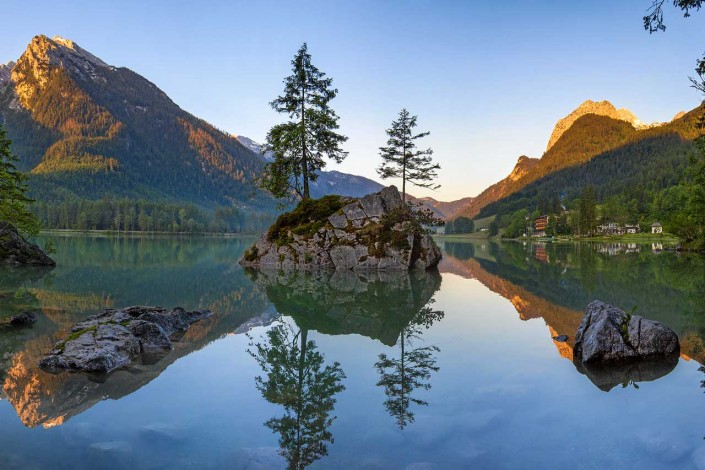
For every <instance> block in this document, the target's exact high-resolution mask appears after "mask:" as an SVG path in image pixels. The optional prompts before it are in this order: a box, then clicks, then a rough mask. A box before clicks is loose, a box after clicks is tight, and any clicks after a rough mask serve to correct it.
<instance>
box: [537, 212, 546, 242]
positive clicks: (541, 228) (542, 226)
mask: <svg viewBox="0 0 705 470" xmlns="http://www.w3.org/2000/svg"><path fill="white" fill-rule="evenodd" d="M547 227H548V216H547V215H542V216H541V217H537V218H536V219H535V220H534V236H535V237H545V236H546V228H547Z"/></svg>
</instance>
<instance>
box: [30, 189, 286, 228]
mask: <svg viewBox="0 0 705 470" xmlns="http://www.w3.org/2000/svg"><path fill="white" fill-rule="evenodd" d="M34 210H35V212H36V214H37V216H38V217H39V220H40V221H41V224H42V227H43V228H46V229H67V230H114V231H118V232H120V231H122V232H130V231H140V232H174V233H204V232H207V233H260V232H262V231H264V230H266V228H267V227H268V226H269V225H270V224H271V223H272V221H273V220H274V216H272V215H271V214H269V213H266V212H263V213H250V212H243V211H240V210H238V209H236V208H234V207H226V208H223V207H219V208H216V209H215V210H213V211H210V210H206V209H202V208H198V207H196V206H195V205H193V204H185V205H181V204H175V203H163V202H154V201H145V200H134V199H109V198H107V197H105V198H102V199H100V200H97V201H90V200H85V199H78V198H67V199H64V200H61V201H57V202H45V201H41V202H37V203H35V205H34Z"/></svg>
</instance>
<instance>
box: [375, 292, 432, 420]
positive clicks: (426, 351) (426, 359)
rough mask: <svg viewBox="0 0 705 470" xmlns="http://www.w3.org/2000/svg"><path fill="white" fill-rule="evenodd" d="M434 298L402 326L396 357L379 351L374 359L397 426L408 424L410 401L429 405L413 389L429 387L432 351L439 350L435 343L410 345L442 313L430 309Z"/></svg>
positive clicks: (418, 404)
mask: <svg viewBox="0 0 705 470" xmlns="http://www.w3.org/2000/svg"><path fill="white" fill-rule="evenodd" d="M433 302H434V299H430V300H429V302H428V304H426V306H425V307H423V308H422V309H421V310H420V311H419V312H418V313H417V314H416V315H415V316H414V317H413V318H412V320H411V321H410V322H409V324H408V325H407V326H406V327H405V328H403V329H402V331H401V333H400V334H399V339H398V341H397V344H399V347H400V351H399V357H398V358H391V357H389V356H387V355H386V354H385V353H382V354H380V355H379V361H377V362H376V363H375V368H376V369H377V372H378V373H379V374H380V379H379V382H377V385H378V386H380V387H384V393H385V394H386V395H387V399H386V400H385V401H384V407H385V409H386V410H387V412H388V413H389V414H390V416H392V417H393V418H394V420H395V421H396V424H397V426H399V429H404V428H405V427H406V426H407V424H409V423H413V422H414V412H413V411H412V405H417V406H428V402H427V401H425V400H422V399H420V398H417V397H415V396H413V393H414V390H416V389H423V390H429V389H430V388H431V384H430V382H429V380H430V379H431V375H432V373H433V372H438V370H439V367H438V366H436V358H435V357H434V354H435V353H438V352H440V348H439V347H438V346H435V345H431V346H419V347H416V348H414V347H413V346H414V343H416V342H417V341H419V340H421V341H422V339H421V336H422V334H423V332H424V330H426V329H428V328H430V327H431V325H433V323H434V322H436V321H439V320H441V319H442V318H443V316H444V313H443V312H442V311H440V310H433V308H432V307H431V304H432V303H433Z"/></svg>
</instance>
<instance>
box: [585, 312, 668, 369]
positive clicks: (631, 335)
mask: <svg viewBox="0 0 705 470" xmlns="http://www.w3.org/2000/svg"><path fill="white" fill-rule="evenodd" d="M573 352H574V355H575V360H576V361H580V362H583V363H591V364H618V363H624V362H628V361H634V360H642V359H648V360H657V359H662V358H670V357H673V356H676V357H677V356H678V354H679V352H680V344H679V342H678V336H677V335H676V334H675V333H674V332H673V330H671V329H670V328H669V327H667V326H666V325H664V324H663V323H659V322H657V321H653V320H648V319H646V318H643V317H640V316H637V315H629V314H627V313H625V312H624V311H623V310H621V309H619V308H616V307H613V306H611V305H608V304H606V303H604V302H600V301H599V300H596V301H594V302H592V303H590V305H588V306H587V308H586V309H585V316H584V317H583V320H582V322H581V323H580V327H579V328H578V332H577V333H576V334H575V346H574V349H573Z"/></svg>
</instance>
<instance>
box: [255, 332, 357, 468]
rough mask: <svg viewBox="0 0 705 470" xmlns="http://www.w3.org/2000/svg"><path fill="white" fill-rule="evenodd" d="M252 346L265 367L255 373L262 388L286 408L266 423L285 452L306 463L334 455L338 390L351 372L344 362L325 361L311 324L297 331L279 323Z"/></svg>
mask: <svg viewBox="0 0 705 470" xmlns="http://www.w3.org/2000/svg"><path fill="white" fill-rule="evenodd" d="M250 347H251V348H252V349H250V350H249V352H250V354H251V355H252V357H253V358H254V359H255V360H256V361H257V363H258V364H259V366H260V367H261V368H262V372H264V374H265V375H264V377H262V376H259V377H256V378H255V383H256V385H257V389H258V390H259V391H260V393H262V397H263V398H264V399H265V400H267V401H268V402H270V403H274V404H277V405H281V406H282V407H283V408H284V414H283V415H282V416H281V417H278V418H271V419H270V420H268V421H267V422H266V423H265V426H267V427H268V428H270V429H271V430H272V432H275V433H277V434H279V447H280V454H281V455H282V456H283V457H284V458H285V459H286V460H287V463H288V468H290V469H296V470H298V469H303V468H306V467H307V466H308V465H310V464H312V463H313V462H315V461H316V460H318V459H320V458H321V457H324V456H326V455H328V443H332V442H333V434H332V433H331V432H330V431H329V428H330V426H331V424H333V420H334V419H335V416H331V413H332V412H333V409H334V407H335V403H336V400H335V398H334V396H335V395H336V394H337V393H340V392H341V391H343V390H345V386H343V384H342V383H341V382H342V380H343V379H344V378H345V373H344V372H343V370H342V369H341V367H340V364H339V363H338V362H334V363H333V364H325V358H324V356H323V354H321V353H320V352H319V351H318V350H317V346H316V343H315V342H314V341H312V340H309V339H308V330H305V329H304V330H299V331H298V332H297V333H294V330H293V328H292V327H291V326H290V325H288V324H280V325H276V326H274V327H273V328H271V329H270V330H268V331H267V333H266V341H264V342H262V343H257V344H251V345H250Z"/></svg>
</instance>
